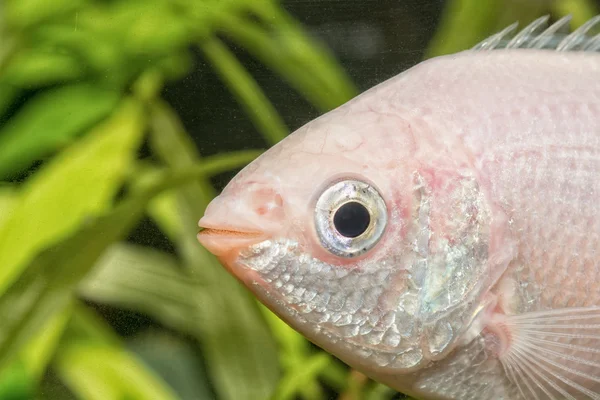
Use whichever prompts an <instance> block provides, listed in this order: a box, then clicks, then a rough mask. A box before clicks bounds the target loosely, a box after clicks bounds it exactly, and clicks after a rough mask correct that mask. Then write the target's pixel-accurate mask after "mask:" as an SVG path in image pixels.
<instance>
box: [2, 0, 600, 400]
mask: <svg viewBox="0 0 600 400" xmlns="http://www.w3.org/2000/svg"><path fill="white" fill-rule="evenodd" d="M315 7H318V5H317V4H316V3H315ZM447 7H448V10H447V12H446V13H445V15H444V16H443V19H442V23H441V26H440V29H439V31H438V33H437V34H436V37H435V38H434V40H433V41H432V44H431V48H430V49H429V51H428V55H430V56H433V55H438V54H445V53H451V52H455V51H459V50H463V49H466V48H468V47H470V46H472V45H473V44H475V43H476V42H478V41H479V40H481V39H482V38H484V37H485V36H487V35H489V34H491V33H493V32H494V31H496V30H498V29H499V28H501V27H503V26H505V25H507V24H508V23H511V22H513V21H514V20H516V19H519V20H521V21H522V22H527V21H528V20H532V19H533V18H535V17H537V16H539V15H540V14H543V13H548V12H552V13H553V14H554V15H555V16H560V15H564V14H565V13H573V14H574V17H575V18H574V21H575V23H576V24H581V23H582V22H583V21H584V20H585V19H587V18H589V17H590V16H591V15H592V14H594V13H595V11H596V10H595V9H594V6H593V4H592V3H591V2H589V1H586V0H565V1H554V2H549V1H541V0H540V1H532V2H516V1H514V0H490V1H485V2H484V1H480V0H451V1H449V2H448V6H447ZM224 39H225V40H226V41H225V40H224ZM231 44H234V45H236V46H239V47H241V48H243V49H245V50H246V51H247V52H248V53H249V54H251V55H252V56H253V57H254V58H256V59H257V60H259V61H260V62H262V63H263V64H265V65H266V66H268V67H269V68H271V69H272V70H273V71H274V72H276V73H277V74H278V75H279V76H280V77H281V78H282V79H283V80H284V81H286V82H287V83H288V84H289V85H290V86H291V87H292V88H294V89H295V90H296V91H298V92H299V93H300V94H301V95H302V96H303V97H304V98H305V99H306V100H307V101H308V102H310V103H311V104H313V105H314V106H315V107H316V108H317V109H319V110H321V111H323V112H324V111H327V110H329V109H331V108H334V107H336V106H338V105H340V104H342V103H344V102H345V101H347V100H349V99H350V98H351V97H353V96H354V95H355V94H356V89H355V88H354V86H353V84H352V83H351V82H350V80H349V79H348V77H347V76H346V74H345V73H344V71H343V70H342V68H341V67H340V66H339V65H338V64H337V62H336V61H335V60H334V59H333V58H332V56H331V55H330V54H329V52H328V51H327V49H325V48H324V47H323V46H322V45H321V44H320V43H319V42H318V41H316V40H315V39H313V38H311V36H310V35H309V34H308V33H307V32H305V30H304V29H303V28H302V26H301V25H300V24H299V23H298V22H297V21H296V20H295V19H294V18H293V17H291V16H290V15H289V14H288V13H286V11H285V10H284V8H282V6H281V5H280V4H279V3H278V2H277V1H275V0H195V1H192V0H110V1H106V0H53V1H48V0H5V1H3V2H0V265H2V267H1V268H0V320H1V321H2V324H1V326H0V399H29V398H32V397H36V398H42V399H43V398H48V399H62V398H64V399H72V398H78V399H156V400H161V399H165V400H166V399H209V398H218V399H225V400H233V399H235V400H244V399H248V400H255V399H269V398H272V399H296V398H301V399H308V400H318V399H325V398H327V397H328V396H330V394H331V393H339V396H340V399H345V400H358V399H372V400H377V399H389V398H391V397H392V396H393V395H394V392H393V391H392V390H391V389H389V388H387V387H385V386H383V385H379V384H375V383H374V382H371V381H369V380H368V379H367V378H366V377H364V376H363V375H361V374H359V373H356V372H350V371H349V370H348V368H347V367H346V366H344V365H343V364H342V363H341V362H339V361H338V360H336V359H334V358H333V357H332V356H330V355H328V354H327V353H324V352H321V351H319V350H317V349H315V348H314V347H313V346H311V345H310V344H309V343H308V342H307V341H306V340H305V339H304V338H302V337H301V336H300V335H299V334H297V333H296V332H294V331H293V330H292V329H291V328H289V327H288V326H287V325H285V324H284V323H283V322H282V321H281V320H279V319H278V318H277V317H275V316H274V315H273V314H271V313H270V312H269V311H268V310H266V309H265V308H264V307H262V306H260V305H259V304H258V303H257V302H256V301H255V300H254V299H253V298H251V297H250V295H249V294H248V292H247V291H245V290H244V289H243V288H242V287H241V286H240V285H239V284H238V283H237V282H236V281H235V280H234V279H232V278H231V277H229V276H228V275H227V273H226V272H225V270H224V269H223V268H221V267H220V266H219V265H218V263H217V261H216V260H215V259H214V257H213V256H212V255H210V254H209V253H208V252H207V251H206V250H205V249H203V248H202V247H201V246H200V245H199V244H198V243H197V241H196V238H195V236H196V230H197V227H196V222H197V220H198V219H199V217H200V216H201V215H202V213H203V210H204V208H205V207H206V205H207V204H208V202H209V201H210V200H211V199H212V198H213V197H214V196H215V194H216V192H215V189H214V188H213V186H212V185H211V183H210V180H209V178H210V177H211V176H214V175H215V174H218V173H222V172H224V171H228V170H232V169H236V168H239V167H242V166H243V165H245V164H246V163H248V162H249V161H251V160H252V159H253V158H255V157H256V156H257V155H258V154H260V151H259V150H248V151H243V152H232V153H224V154H220V155H216V156H211V157H202V155H201V154H199V152H198V150H197V148H196V147H195V145H194V143H193V141H192V139H191V137H190V135H189V134H188V133H187V132H186V131H185V129H184V128H183V125H182V123H181V121H180V120H179V118H178V116H177V114H176V113H175V112H174V110H173V109H172V108H171V107H170V106H169V105H168V104H167V103H165V102H164V100H162V99H161V97H160V94H161V92H162V89H163V87H164V85H165V84H168V83H169V82H172V81H174V80H178V79H181V78H183V77H184V76H186V74H187V73H188V72H189V71H190V69H191V67H192V65H193V63H194V56H193V54H194V51H195V50H198V53H199V54H201V56H202V57H204V59H205V60H206V61H208V62H209V63H210V64H211V65H212V67H213V68H214V70H215V72H216V73H217V74H218V76H219V77H220V78H221V79H222V81H223V84H224V87H226V88H227V89H228V90H229V91H230V92H231V93H232V94H233V95H234V97H235V98H236V99H237V100H238V101H239V103H240V106H241V107H242V108H243V109H244V110H245V111H246V113H247V115H248V118H249V119H250V120H251V121H252V123H253V124H254V126H255V127H256V131H257V132H258V133H259V134H261V135H262V136H263V137H264V139H265V140H266V141H267V143H269V144H274V143H276V142H278V141H279V140H281V139H282V138H283V137H284V136H285V135H287V133H288V128H287V127H286V126H285V123H284V122H283V119H282V118H281V117H280V115H279V114H278V112H277V110H276V108H275V107H274V105H273V104H271V103H270V101H269V99H268V98H267V96H266V95H265V94H264V93H263V91H262V90H261V87H260V86H259V85H258V84H257V82H256V81H255V80H254V79H253V77H252V75H251V74H250V73H249V72H248V70H247V69H246V68H245V67H244V65H243V64H242V63H241V62H240V61H239V60H238V59H237V58H236V56H235V54H234V52H232V50H231V49H230V47H229V46H230V45H231ZM398 72H400V71H398ZM221 134H224V133H223V132H221ZM144 143H145V144H147V146H146V147H147V148H148V149H149V150H148V152H149V155H146V156H143V157H142V156H140V154H143V153H141V152H140V148H141V146H142V144H144ZM144 216H148V217H150V218H152V220H153V221H154V222H155V223H156V224H157V226H159V227H160V229H161V230H162V232H163V233H164V234H165V235H166V236H167V237H168V238H169V240H170V241H171V242H172V243H173V244H174V246H175V254H168V253H165V252H162V251H159V250H156V249H152V248H149V247H144V246H138V245H132V244H128V243H127V242H126V240H125V238H126V237H127V235H128V234H129V233H130V232H131V231H132V229H133V228H134V227H135V226H136V225H137V224H138V223H139V222H140V220H141V218H143V217H144ZM84 301H86V303H89V302H93V303H95V304H107V305H111V306H113V307H116V308H120V309H126V310H130V311H134V312H138V313H141V314H144V315H147V316H149V317H151V318H152V319H153V320H155V321H157V322H158V323H160V324H161V325H162V326H164V327H166V328H168V331H165V332H163V333H149V334H145V335H143V336H140V337H137V338H135V339H134V340H133V341H131V342H127V341H124V340H123V339H122V338H120V337H119V336H118V335H117V334H116V333H115V332H113V330H112V328H111V327H110V326H109V325H108V324H107V323H106V322H105V321H104V320H103V319H102V318H101V317H99V315H97V314H96V311H94V309H93V308H90V307H89V306H87V305H85V304H86V303H84ZM169 332H172V333H169ZM175 332H176V333H178V334H175ZM184 338H189V340H184ZM51 376H54V377H57V378H58V380H56V382H60V383H59V385H62V386H61V387H62V388H63V390H59V389H57V390H50V389H48V387H49V386H48V385H49V384H48V382H51V381H52V379H51ZM56 382H55V383H54V384H56ZM41 388H44V389H41ZM57 393H60V395H58V394H57Z"/></svg>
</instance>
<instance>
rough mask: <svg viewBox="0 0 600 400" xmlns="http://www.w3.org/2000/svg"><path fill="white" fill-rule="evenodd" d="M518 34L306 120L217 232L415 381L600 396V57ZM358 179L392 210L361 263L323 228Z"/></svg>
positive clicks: (213, 238) (310, 329)
mask: <svg viewBox="0 0 600 400" xmlns="http://www.w3.org/2000/svg"><path fill="white" fill-rule="evenodd" d="M572 39H573V37H571V38H570V40H571V42H564V41H563V40H564V39H562V40H561V41H559V42H557V43H555V44H554V48H556V47H560V43H561V42H562V43H563V46H562V48H563V49H572V48H573V46H574V45H573V44H572V43H574V42H573V40H572ZM593 40H594V39H591V40H588V39H586V40H585V41H584V42H582V41H577V40H576V41H575V42H578V43H579V44H578V46H580V47H585V46H589V47H590V48H594V49H595V43H596V42H594V41H593ZM530 42H531V41H530ZM530 42H529V43H530ZM541 42H544V41H543V40H542V41H540V40H538V41H537V43H541ZM499 43H500V41H498V40H496V39H494V40H493V43H492V44H491V45H490V46H488V47H487V48H497V47H500V46H499ZM512 43H513V45H511V46H508V47H518V48H509V49H503V50H494V51H467V52H463V53H459V54H456V55H451V56H444V57H439V58H435V59H432V60H429V61H426V62H423V63H421V64H419V65H418V66H416V67H414V68H412V69H410V70H408V71H406V72H404V73H402V74H400V75H398V76H397V77H395V78H392V79H390V80H388V81H387V82H384V83H382V84H380V85H379V86H377V87H375V88H373V89H371V90H369V91H367V92H365V93H364V94H362V95H361V96H359V97H357V98H356V99H354V100H352V101H351V102H349V103H347V104H345V105H343V106H341V107H340V108H338V109H336V110H334V111H332V112H330V113H328V114H326V115H324V116H322V117H321V118H319V119H317V120H315V121H313V122H311V123H309V124H307V125H306V126H304V127H303V128H301V129H299V130H298V131H296V132H295V133H293V134H292V135H290V136H289V137H288V138H287V139H286V140H284V141H282V142H281V143H280V144H278V145H277V146H275V147H273V148H272V149H271V150H269V151H268V152H266V153H265V154H264V155H263V156H261V157H260V158H259V159H257V160H256V161H255V162H253V163H252V164H251V165H249V166H248V167H247V168H246V169H245V170H244V171H242V172H241V173H240V174H239V175H238V176H237V177H236V178H234V180H233V181H232V182H231V183H230V184H229V185H228V186H227V188H226V189H225V190H224V191H223V193H222V194H221V195H220V196H219V197H217V199H215V200H214V201H213V202H212V203H211V205H210V206H209V207H208V209H207V210H206V214H205V216H204V217H203V218H202V219H201V221H200V226H202V227H204V228H207V229H206V230H205V231H203V232H201V233H200V234H199V240H200V242H201V243H202V244H204V245H205V246H206V247H207V248H208V249H209V250H211V251H213V252H214V253H215V254H216V255H217V256H219V258H220V259H221V261H222V263H223V264H224V265H225V266H226V267H227V268H228V269H229V270H230V271H231V272H232V273H233V274H234V275H235V276H237V277H238V278H239V279H240V280H241V281H242V282H244V283H245V284H246V285H247V286H248V287H249V288H250V289H251V290H252V291H253V292H254V293H255V294H256V295H257V297H258V298H259V299H260V300H261V301H262V302H264V303H265V304H266V305H267V306H268V307H269V308H271V309H272V310H273V311H274V312H276V313H277V314H278V315H280V316H281V317H282V318H283V319H284V320H285V321H286V322H288V323H289V324H290V325H291V326H293V327H294V328H295V329H297V330H298V331H300V332H301V333H303V334H304V335H305V336H307V337H308V338H309V339H310V340H312V341H313V342H315V343H316V344H318V345H319V346H321V347H323V348H324V349H326V350H327V351H329V352H331V353H332V354H334V355H336V356H337V357H339V358H340V359H342V360H343V361H345V362H347V363H348V364H349V365H351V366H353V367H354V368H356V369H358V370H360V371H362V372H364V373H366V374H367V375H369V376H371V377H373V378H374V379H376V380H379V381H382V382H384V383H386V384H388V385H390V386H392V387H394V388H396V389H398V390H400V391H402V392H405V393H407V394H410V395H413V396H415V397H418V398H423V399H461V400H462V399H507V400H508V399H510V400H514V399H600V53H596V52H592V51H580V52H576V51H570V52H565V51H550V50H539V49H525V48H522V47H526V45H524V44H522V43H525V42H522V43H520V44H517V45H514V43H516V42H515V41H513V42H512ZM565 43H566V44H565ZM340 177H341V178H346V177H353V178H359V179H363V180H365V181H367V182H370V183H372V184H373V186H374V187H376V188H377V189H378V190H379V192H380V193H381V196H382V197H383V199H384V201H385V203H386V205H387V210H388V220H389V222H388V225H387V228H386V231H385V233H384V235H383V236H382V238H381V240H380V241H379V242H378V243H377V245H376V246H374V247H373V248H372V249H371V250H369V251H368V252H366V253H365V254H364V256H361V257H358V258H356V259H348V258H340V257H337V256H335V255H333V254H331V253H329V252H328V251H327V250H326V249H324V248H323V246H322V245H321V243H320V242H319V240H318V239H317V238H316V234H315V226H314V222H313V221H314V217H313V215H314V212H315V210H314V204H315V197H318V196H319V194H320V193H321V192H322V191H323V189H324V187H326V186H327V185H328V184H330V182H332V180H335V179H339V178H340Z"/></svg>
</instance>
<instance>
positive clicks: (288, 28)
mask: <svg viewBox="0 0 600 400" xmlns="http://www.w3.org/2000/svg"><path fill="white" fill-rule="evenodd" d="M261 4H265V7H261V6H259V5H256V6H255V7H253V10H254V12H255V13H257V14H258V15H262V16H263V19H264V20H265V21H268V23H269V25H270V26H269V28H270V29H265V28H263V27H261V26H260V25H259V24H257V23H255V22H254V21H253V20H250V19H248V18H243V17H241V16H238V15H236V14H234V13H228V12H218V13H217V12H216V13H215V15H216V16H217V24H218V25H217V26H218V27H219V30H220V31H222V32H223V33H224V34H225V35H227V36H228V37H229V38H231V39H233V40H234V41H235V42H236V43H238V44H239V45H240V46H242V47H244V48H245V49H247V50H248V51H249V52H250V53H251V54H253V55H254V56H255V57H256V58H257V59H259V60H261V61H262V62H263V63H265V64H266V65H267V66H269V67H270V68H272V69H273V70H274V71H276V72H277V73H278V74H279V75H281V77H283V78H284V79H285V80H287V81H288V82H289V83H290V85H292V86H293V87H294V88H295V89H296V90H297V91H298V92H300V93H301V94H302V95H303V96H304V97H305V98H306V99H308V100H309V101H310V102H311V103H312V104H314V105H315V106H316V107H318V108H319V109H321V110H322V111H328V110H330V109H332V108H335V107H337V106H339V105H341V104H342V103H345V102H346V101H348V100H350V99H351V98H352V97H354V96H355V95H356V94H357V91H356V89H355V87H354V86H353V84H352V83H351V81H350V79H348V77H347V76H346V74H345V73H344V71H343V69H342V68H341V67H340V66H339V65H338V64H337V62H336V61H335V60H334V59H333V58H332V57H331V56H329V54H328V52H327V51H326V50H325V49H324V48H322V47H321V46H319V45H318V44H317V43H315V41H313V40H310V39H309V38H308V35H306V34H305V33H304V32H303V31H302V29H301V28H300V27H299V26H298V25H297V24H296V23H295V21H293V20H292V19H291V18H290V17H289V16H287V14H285V13H284V12H283V11H282V10H281V9H280V8H279V6H277V7H267V6H266V4H267V3H265V2H262V3H261Z"/></svg>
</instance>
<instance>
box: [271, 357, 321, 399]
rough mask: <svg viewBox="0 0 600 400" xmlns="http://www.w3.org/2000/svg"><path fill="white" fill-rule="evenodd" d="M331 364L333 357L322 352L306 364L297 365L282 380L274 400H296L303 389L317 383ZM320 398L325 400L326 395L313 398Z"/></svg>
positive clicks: (319, 394)
mask: <svg viewBox="0 0 600 400" xmlns="http://www.w3.org/2000/svg"><path fill="white" fill-rule="evenodd" d="M330 363H331V357H330V356H329V354H327V353H324V352H322V353H321V352H320V353H317V354H315V355H314V356H312V357H311V358H309V359H307V360H306V362H305V363H303V364H301V365H297V366H296V368H295V369H294V370H292V371H290V372H288V373H286V375H285V377H284V378H283V379H282V380H281V382H280V383H279V387H278V389H277V392H276V393H275V395H274V396H273V400H289V399H295V398H296V395H297V394H298V393H300V392H301V391H302V388H303V387H306V386H310V385H311V384H314V382H317V377H318V376H319V374H320V373H321V371H323V370H324V369H326V368H327V367H328V365H329V364H330ZM317 393H318V392H317ZM319 398H324V395H323V394H322V393H318V394H317V395H315V397H312V399H314V400H317V399H319ZM312 399H311V400H312Z"/></svg>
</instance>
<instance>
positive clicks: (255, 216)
mask: <svg viewBox="0 0 600 400" xmlns="http://www.w3.org/2000/svg"><path fill="white" fill-rule="evenodd" d="M283 217H284V211H283V198H282V197H281V195H280V194H279V193H277V192H276V191H275V190H273V189H269V188H264V187H252V186H250V187H249V186H246V187H243V188H239V189H237V190H233V191H229V192H227V193H223V194H221V195H219V196H217V197H216V198H215V199H213V201H211V203H210V204H209V205H208V207H207V208H206V211H205V213H204V216H203V217H202V218H201V219H200V221H199V222H198V225H199V226H200V227H201V228H203V229H202V230H201V231H200V232H199V233H198V236H197V237H198V241H199V242H200V243H201V244H202V245H203V246H204V247H206V249H208V250H209V251H210V252H211V253H213V254H214V255H216V256H218V257H223V256H235V255H237V253H239V251H240V250H243V249H245V248H248V247H249V246H252V245H253V244H256V243H260V242H262V241H264V240H267V239H268V238H270V237H271V236H272V235H273V234H274V233H276V232H277V231H278V230H279V229H280V228H281V225H282V222H283Z"/></svg>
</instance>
